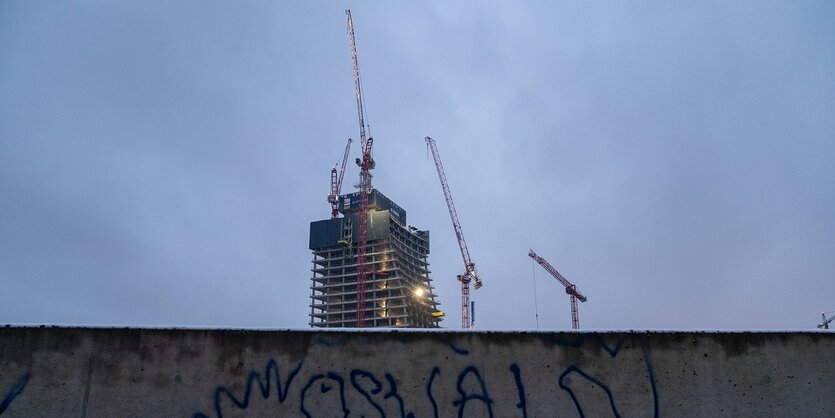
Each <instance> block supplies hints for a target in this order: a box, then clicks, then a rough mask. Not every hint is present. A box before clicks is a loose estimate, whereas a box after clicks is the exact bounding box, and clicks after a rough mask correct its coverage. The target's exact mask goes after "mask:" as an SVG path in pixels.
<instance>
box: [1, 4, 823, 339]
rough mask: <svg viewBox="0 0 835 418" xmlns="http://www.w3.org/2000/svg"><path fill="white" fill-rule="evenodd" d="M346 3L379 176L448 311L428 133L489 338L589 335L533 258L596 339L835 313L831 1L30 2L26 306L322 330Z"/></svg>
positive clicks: (452, 288)
mask: <svg viewBox="0 0 835 418" xmlns="http://www.w3.org/2000/svg"><path fill="white" fill-rule="evenodd" d="M346 8H351V9H352V12H353V15H354V24H355V29H356V37H357V44H358V49H359V59H360V66H361V71H362V76H363V84H364V88H365V91H364V93H365V98H366V106H367V110H368V118H369V123H370V126H371V133H372V134H373V136H374V138H375V157H376V159H377V163H378V164H377V169H376V170H375V171H376V173H375V177H374V184H375V186H376V187H378V188H379V189H380V190H381V191H382V192H383V193H385V194H386V195H387V196H388V197H390V198H391V199H392V200H394V201H395V202H397V203H398V204H400V205H401V206H402V207H404V208H405V209H406V210H407V212H408V219H409V223H410V224H412V225H415V226H417V227H419V228H422V229H429V230H430V231H431V245H432V252H431V254H430V262H431V264H432V276H433V278H434V279H435V283H436V285H437V289H438V293H439V295H440V297H439V300H440V302H441V303H442V306H441V308H442V309H443V310H445V311H446V312H447V319H446V321H444V325H445V326H446V327H450V328H457V327H459V325H460V311H459V308H458V305H459V301H460V289H459V286H458V283H457V282H456V281H455V275H456V274H460V273H461V271H462V265H461V260H460V255H459V253H458V249H457V244H456V242H455V236H454V233H453V230H452V226H451V224H450V221H449V216H448V214H447V211H446V206H445V203H444V199H443V194H442V192H441V188H440V185H439V183H438V178H437V174H436V172H435V167H434V164H433V163H432V161H431V159H428V158H427V153H426V149H425V145H424V140H423V138H424V136H432V137H433V138H435V140H436V141H437V143H438V147H439V150H440V154H441V157H442V159H443V162H444V165H445V168H446V174H447V177H448V180H449V184H450V187H451V190H452V194H453V197H454V199H455V203H456V207H457V209H458V214H459V216H460V219H461V223H462V227H463V230H464V233H465V236H466V238H467V243H468V244H469V248H470V252H471V254H472V256H473V259H474V261H475V262H476V264H477V265H478V268H479V273H480V275H481V276H482V278H483V280H484V282H485V286H484V287H483V288H482V289H480V290H478V291H476V292H474V297H473V299H474V300H475V301H476V317H475V319H476V327H477V328H480V329H531V328H535V327H536V317H535V310H536V309H535V306H538V312H539V327H540V328H542V329H567V328H570V316H569V301H568V297H567V296H566V295H565V293H564V291H563V289H561V288H560V287H559V285H558V284H557V282H556V281H554V280H553V279H552V278H550V277H549V276H547V273H546V272H545V271H544V270H542V269H541V268H540V267H539V266H534V265H533V262H532V260H531V259H530V258H528V257H527V252H528V250H529V249H531V248H532V249H534V250H535V251H536V252H537V253H539V254H540V255H541V256H543V257H545V258H546V259H548V260H549V261H550V262H551V263H552V264H553V265H554V266H555V267H556V268H557V269H558V270H560V272H561V273H562V274H563V275H565V276H566V277H567V278H568V279H569V280H571V281H573V282H574V283H576V284H577V286H578V288H579V289H580V291H582V292H583V293H585V294H586V295H587V296H588V298H589V300H588V302H586V303H583V304H581V305H580V325H581V327H582V328H584V329H612V328H616V329H622V328H639V329H640V328H665V329H666V328H673V329H693V328H706V329H774V328H781V329H782V328H814V326H815V324H816V323H817V322H819V320H820V312H821V311H835V184H834V183H835V182H834V181H833V180H835V112H833V109H835V24H833V22H835V3H833V2H831V1H802V2H796V1H784V2H772V1H747V2H742V1H735V2H727V1H717V2H710V1H694V2H667V1H649V2H647V1H638V2H592V3H587V2H552V1H543V2H454V3H452V4H449V2H441V1H437V2H412V3H408V4H404V3H402V2H383V1H380V2H367V1H363V2H357V3H356V4H353V3H351V2H311V3H308V2H273V1H263V2H227V1H173V2H172V1H142V2H132V1H74V2H69V1H63V2H60V1H58V2H47V1H44V2H29V1H3V2H0V283H2V285H3V292H2V293H0V295H2V296H0V322H2V323H17V324H42V323H44V324H87V325H92V324H101V325H150V326H212V327H268V328H284V327H290V328H304V327H306V326H307V325H306V324H307V321H308V316H307V315H308V313H309V308H308V304H309V294H310V291H309V286H310V280H309V277H310V268H311V263H310V259H311V255H310V251H309V250H308V249H307V243H308V228H309V223H310V222H311V221H315V220H319V219H324V218H327V217H328V216H329V206H328V204H327V202H326V200H325V196H326V194H327V192H328V187H329V171H330V168H331V166H332V165H333V164H334V163H336V161H337V160H338V159H339V158H340V156H341V153H342V149H343V147H344V144H345V141H346V139H347V138H348V137H352V138H355V139H356V138H357V137H358V125H357V121H356V108H355V102H354V91H353V81H352V71H351V60H350V54H349V50H348V41H347V36H346V33H345V14H344V9H346ZM357 149H358V147H356V146H355V147H354V152H353V155H352V159H353V157H355V156H356V155H357ZM357 177H358V173H357V170H356V167H355V166H353V165H352V166H351V167H349V171H348V172H347V173H346V181H345V183H346V184H345V187H344V188H343V192H349V191H352V190H353V188H352V185H353V184H354V183H355V182H356V181H357ZM534 282H536V289H537V292H536V294H535V293H534ZM535 300H536V301H537V302H538V303H534V302H535Z"/></svg>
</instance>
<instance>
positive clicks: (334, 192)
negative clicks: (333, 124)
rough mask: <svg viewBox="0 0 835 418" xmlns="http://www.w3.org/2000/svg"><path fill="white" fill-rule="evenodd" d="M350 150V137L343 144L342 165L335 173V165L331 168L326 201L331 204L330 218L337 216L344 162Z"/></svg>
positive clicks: (346, 160)
mask: <svg viewBox="0 0 835 418" xmlns="http://www.w3.org/2000/svg"><path fill="white" fill-rule="evenodd" d="M349 151H351V138H348V143H347V144H345V153H343V154H342V165H341V166H340V168H339V172H338V173H339V174H338V175H337V170H336V166H333V168H331V192H330V194H329V195H328V203H330V204H331V219H336V218H338V217H339V195H340V194H341V193H342V179H343V178H344V177H345V164H347V163H348V152H349Z"/></svg>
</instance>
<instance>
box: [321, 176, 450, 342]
mask: <svg viewBox="0 0 835 418" xmlns="http://www.w3.org/2000/svg"><path fill="white" fill-rule="evenodd" d="M360 193H361V192H356V193H351V194H347V195H343V196H340V199H339V212H340V213H341V214H342V215H343V217H338V218H333V219H325V220H321V221H315V222H311V223H310V250H311V251H313V268H312V272H313V276H312V277H311V286H310V290H311V294H310V299H311V303H310V326H312V327H318V328H330V327H356V326H358V320H357V319H358V318H357V312H359V310H360V309H362V310H363V311H364V314H365V315H364V318H363V319H364V326H365V327H409V328H437V327H438V324H439V322H440V320H441V317H442V316H443V314H442V313H441V312H440V311H439V310H438V305H439V303H438V302H437V301H436V299H435V298H436V295H435V289H434V287H433V286H432V279H431V278H430V277H429V262H428V261H427V257H428V255H429V231H421V230H419V229H417V228H415V227H412V226H407V224H406V211H405V210H404V209H403V208H401V207H400V206H398V205H397V204H395V203H394V202H392V201H391V200H389V199H388V198H387V197H386V196H385V195H383V194H382V193H380V191H378V190H376V189H372V191H371V193H369V195H368V218H367V219H368V224H367V228H368V230H367V247H366V248H367V251H366V256H365V259H366V261H365V263H366V266H367V275H366V280H365V286H364V287H365V298H364V299H365V301H364V305H365V306H357V295H358V292H357V281H358V271H357V270H358V269H357V254H358V248H357V241H358V240H357V237H358V227H359V215H360V198H361V196H360Z"/></svg>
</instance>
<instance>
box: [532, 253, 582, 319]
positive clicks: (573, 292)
mask: <svg viewBox="0 0 835 418" xmlns="http://www.w3.org/2000/svg"><path fill="white" fill-rule="evenodd" d="M528 256H529V257H530V258H533V259H534V260H536V262H537V263H539V265H540V266H542V268H544V269H545V271H547V272H548V273H551V275H552V276H554V278H555V279H557V281H558V282H560V284H562V285H563V286H565V293H568V296H569V297H570V299H571V328H572V329H580V318H579V316H578V313H577V299H580V302H585V301H586V300H587V299H586V297H585V296H583V294H582V293H580V292H579V291H578V290H577V286H575V285H574V284H572V283H571V282H569V281H568V280H566V278H565V277H563V276H562V274H560V272H558V271H557V269H555V268H554V267H553V266H551V264H550V263H548V261H547V260H545V259H544V258H542V257H540V256H538V255H536V253H535V252H533V250H531V251H530V252H528Z"/></svg>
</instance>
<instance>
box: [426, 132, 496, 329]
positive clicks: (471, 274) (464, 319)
mask: <svg viewBox="0 0 835 418" xmlns="http://www.w3.org/2000/svg"><path fill="white" fill-rule="evenodd" d="M426 145H427V146H428V147H429V148H430V149H431V150H432V158H434V159H435V168H437V169H438V178H439V179H440V180H441V188H442V189H443V191H444V198H445V199H446V205H447V208H448V209H449V217H450V219H451V220H452V227H453V228H454V229H455V238H457V239H458V248H459V249H461V258H462V259H463V261H464V274H462V275H459V276H458V277H457V278H458V281H459V282H461V328H463V329H469V328H470V327H471V326H472V323H471V322H470V281H472V282H473V287H475V288H476V289H478V288H480V287H481V286H482V283H481V279H480V278H479V277H478V273H476V270H475V263H473V260H472V259H470V251H469V250H468V249H467V242H466V241H464V232H463V231H462V230H461V223H460V222H458V212H456V211H455V204H454V203H453V202H452V194H451V193H450V192H449V185H448V184H447V181H446V174H444V165H443V163H441V156H440V155H439V154H438V147H437V145H435V140H434V139H432V138H430V137H428V136H427V137H426Z"/></svg>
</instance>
